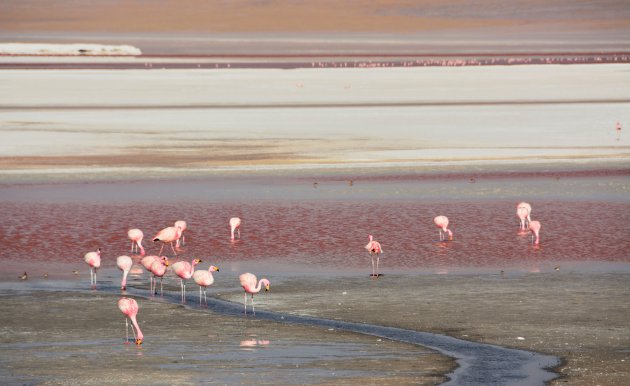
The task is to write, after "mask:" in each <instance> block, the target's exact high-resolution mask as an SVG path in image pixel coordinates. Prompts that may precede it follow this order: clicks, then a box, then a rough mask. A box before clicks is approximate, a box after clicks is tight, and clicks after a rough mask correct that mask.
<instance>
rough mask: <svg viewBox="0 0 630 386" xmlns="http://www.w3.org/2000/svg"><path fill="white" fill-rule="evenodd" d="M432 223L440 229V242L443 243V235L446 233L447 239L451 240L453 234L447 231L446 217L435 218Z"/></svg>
mask: <svg viewBox="0 0 630 386" xmlns="http://www.w3.org/2000/svg"><path fill="white" fill-rule="evenodd" d="M433 222H434V223H435V225H436V226H437V227H438V228H440V231H439V232H440V241H444V240H445V237H444V235H445V234H446V233H448V239H449V240H453V232H451V230H450V229H448V217H446V216H436V217H435V218H434V219H433Z"/></svg>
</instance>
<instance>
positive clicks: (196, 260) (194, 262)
mask: <svg viewBox="0 0 630 386" xmlns="http://www.w3.org/2000/svg"><path fill="white" fill-rule="evenodd" d="M201 262H202V261H201V259H195V260H193V261H192V265H197V264H199V263H201Z"/></svg>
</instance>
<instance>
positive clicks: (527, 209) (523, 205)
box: [516, 202, 532, 230]
mask: <svg viewBox="0 0 630 386" xmlns="http://www.w3.org/2000/svg"><path fill="white" fill-rule="evenodd" d="M531 214H532V206H531V205H530V204H529V203H527V202H519V203H518V205H516V215H517V216H518V218H519V219H520V220H521V230H525V229H529V223H530V222H531V221H532V219H531V217H530V216H531ZM522 216H525V217H522ZM525 220H527V221H525Z"/></svg>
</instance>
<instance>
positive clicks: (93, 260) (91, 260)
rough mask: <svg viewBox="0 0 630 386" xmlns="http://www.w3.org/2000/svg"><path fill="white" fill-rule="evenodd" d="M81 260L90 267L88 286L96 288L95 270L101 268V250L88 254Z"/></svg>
mask: <svg viewBox="0 0 630 386" xmlns="http://www.w3.org/2000/svg"><path fill="white" fill-rule="evenodd" d="M83 260H84V261H85V262H86V263H87V265H89V266H90V285H92V287H95V286H96V270H97V269H99V268H100V267H101V248H99V249H97V250H96V252H88V253H86V254H85V256H83Z"/></svg>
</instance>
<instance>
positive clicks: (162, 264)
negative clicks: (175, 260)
mask: <svg viewBox="0 0 630 386" xmlns="http://www.w3.org/2000/svg"><path fill="white" fill-rule="evenodd" d="M166 267H168V258H167V257H166V256H163V258H162V259H157V260H155V261H153V264H151V267H149V272H151V273H152V274H153V277H152V278H151V295H157V278H158V277H159V278H160V296H163V295H164V290H163V288H162V279H163V278H164V275H166Z"/></svg>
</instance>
